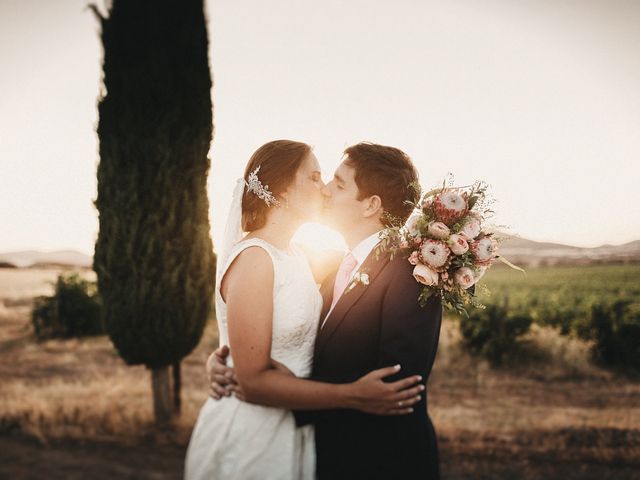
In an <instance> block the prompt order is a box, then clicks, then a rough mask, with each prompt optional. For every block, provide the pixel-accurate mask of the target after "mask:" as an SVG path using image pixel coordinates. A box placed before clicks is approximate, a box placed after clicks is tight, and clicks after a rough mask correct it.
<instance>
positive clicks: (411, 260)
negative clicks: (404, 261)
mask: <svg viewBox="0 0 640 480" xmlns="http://www.w3.org/2000/svg"><path fill="white" fill-rule="evenodd" d="M409 263H410V264H411V265H417V264H418V263H420V259H419V258H418V252H416V251H415V250H414V251H413V252H411V255H409Z"/></svg>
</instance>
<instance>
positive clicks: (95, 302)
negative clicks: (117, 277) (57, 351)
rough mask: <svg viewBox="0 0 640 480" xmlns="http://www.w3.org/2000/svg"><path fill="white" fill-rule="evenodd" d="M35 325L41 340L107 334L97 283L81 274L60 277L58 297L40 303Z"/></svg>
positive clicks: (37, 304) (34, 317) (57, 288)
mask: <svg viewBox="0 0 640 480" xmlns="http://www.w3.org/2000/svg"><path fill="white" fill-rule="evenodd" d="M31 322H32V325H33V328H34V331H35V334H36V337H37V338H38V339H39V340H45V339H49V338H72V337H84V336H91V335H102V334H104V333H105V328H104V324H103V321H102V306H101V302H100V297H99V295H98V292H97V290H96V285H95V282H90V281H88V280H85V279H83V278H82V277H80V276H79V275H78V274H72V275H59V276H58V279H57V281H56V283H55V292H54V294H53V295H52V296H50V297H39V298H37V299H36V303H35V306H34V309H33V311H32V313H31Z"/></svg>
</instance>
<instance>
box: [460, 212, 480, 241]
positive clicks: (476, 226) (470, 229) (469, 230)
mask: <svg viewBox="0 0 640 480" xmlns="http://www.w3.org/2000/svg"><path fill="white" fill-rule="evenodd" d="M459 233H460V234H461V235H464V236H465V238H466V239H467V240H469V241H471V240H473V239H474V238H476V237H477V236H478V235H480V222H479V221H478V220H477V219H475V218H472V217H469V218H467V220H465V222H464V223H463V224H462V228H461V229H460V232H459Z"/></svg>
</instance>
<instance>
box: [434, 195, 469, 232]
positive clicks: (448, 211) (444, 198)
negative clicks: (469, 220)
mask: <svg viewBox="0 0 640 480" xmlns="http://www.w3.org/2000/svg"><path fill="white" fill-rule="evenodd" d="M433 208H434V211H435V214H436V216H437V217H438V220H440V221H442V222H444V223H446V224H447V225H451V224H453V223H455V222H456V221H457V220H459V219H461V218H462V217H464V216H465V215H466V214H467V211H468V210H469V205H468V204H467V199H466V197H465V196H464V195H463V194H461V193H459V192H458V191H457V190H456V189H452V190H445V191H443V192H441V193H439V194H438V195H437V196H436V198H435V200H434V202H433Z"/></svg>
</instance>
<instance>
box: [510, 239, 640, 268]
mask: <svg viewBox="0 0 640 480" xmlns="http://www.w3.org/2000/svg"><path fill="white" fill-rule="evenodd" d="M500 253H501V254H502V255H504V256H505V257H506V258H507V259H508V260H510V261H511V262H514V263H518V264H523V265H558V264H589V263H628V262H637V261H640V240H634V241H632V242H629V243H625V244H623V245H601V246H599V247H592V248H585V247H576V246H573V245H563V244H560V243H550V242H536V241H533V240H528V239H526V238H519V237H510V238H508V239H507V240H505V241H504V242H503V243H502V245H501V246H500Z"/></svg>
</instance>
